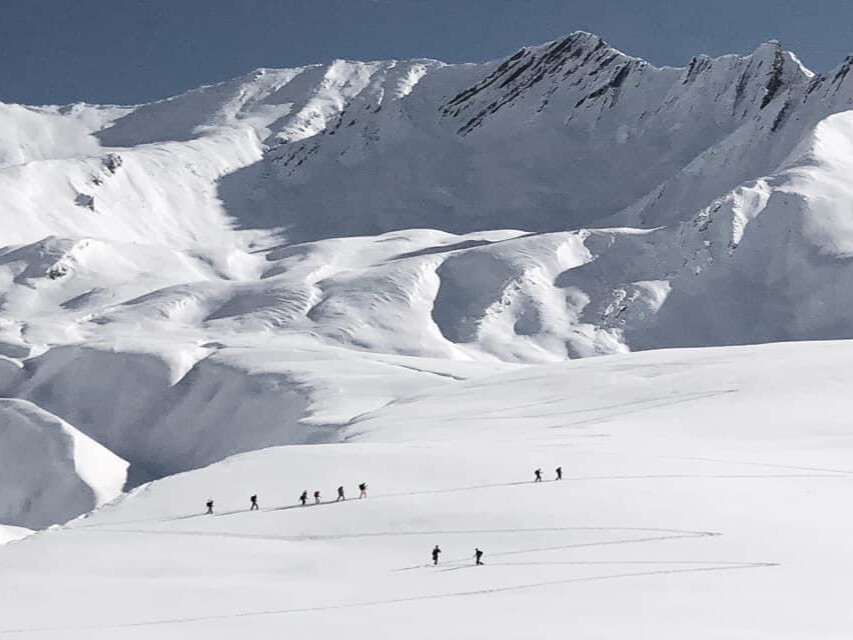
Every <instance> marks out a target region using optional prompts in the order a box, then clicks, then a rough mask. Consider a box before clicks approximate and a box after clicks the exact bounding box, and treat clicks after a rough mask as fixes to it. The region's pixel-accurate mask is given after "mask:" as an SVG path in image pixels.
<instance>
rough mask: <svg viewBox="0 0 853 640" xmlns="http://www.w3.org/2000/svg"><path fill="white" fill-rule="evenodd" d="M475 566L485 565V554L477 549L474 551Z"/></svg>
mask: <svg viewBox="0 0 853 640" xmlns="http://www.w3.org/2000/svg"><path fill="white" fill-rule="evenodd" d="M474 564H476V565H477V566H480V565H481V564H483V552H482V551H480V550H479V549H477V548H475V549H474Z"/></svg>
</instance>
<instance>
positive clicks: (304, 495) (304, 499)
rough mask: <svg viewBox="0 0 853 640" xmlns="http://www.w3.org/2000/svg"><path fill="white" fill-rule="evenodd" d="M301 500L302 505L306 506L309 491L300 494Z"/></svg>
mask: <svg viewBox="0 0 853 640" xmlns="http://www.w3.org/2000/svg"><path fill="white" fill-rule="evenodd" d="M299 502H301V503H302V506H303V507H304V506H305V503H307V502H308V491H307V490H306V491H303V492H302V495H300V496H299Z"/></svg>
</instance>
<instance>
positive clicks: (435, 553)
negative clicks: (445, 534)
mask: <svg viewBox="0 0 853 640" xmlns="http://www.w3.org/2000/svg"><path fill="white" fill-rule="evenodd" d="M440 553H441V549H439V548H438V545H435V547H434V548H433V550H432V564H433V565H437V564H438V556H439V554H440Z"/></svg>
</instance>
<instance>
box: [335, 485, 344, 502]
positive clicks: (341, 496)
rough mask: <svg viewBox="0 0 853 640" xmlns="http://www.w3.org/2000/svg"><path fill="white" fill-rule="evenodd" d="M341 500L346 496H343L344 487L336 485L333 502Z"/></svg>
mask: <svg viewBox="0 0 853 640" xmlns="http://www.w3.org/2000/svg"><path fill="white" fill-rule="evenodd" d="M341 500H346V498H345V497H344V488H343V487H338V497H337V498H336V499H335V502H339V501H341Z"/></svg>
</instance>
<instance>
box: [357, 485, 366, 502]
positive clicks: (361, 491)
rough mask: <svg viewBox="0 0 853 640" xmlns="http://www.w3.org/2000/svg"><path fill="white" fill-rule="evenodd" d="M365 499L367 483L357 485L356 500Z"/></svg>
mask: <svg viewBox="0 0 853 640" xmlns="http://www.w3.org/2000/svg"><path fill="white" fill-rule="evenodd" d="M366 497H367V483H366V482H362V483H361V484H360V485H358V499H359V500H361V499H362V498H366Z"/></svg>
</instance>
